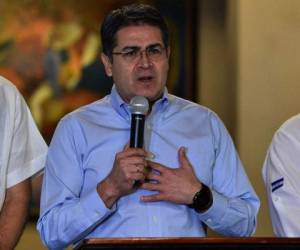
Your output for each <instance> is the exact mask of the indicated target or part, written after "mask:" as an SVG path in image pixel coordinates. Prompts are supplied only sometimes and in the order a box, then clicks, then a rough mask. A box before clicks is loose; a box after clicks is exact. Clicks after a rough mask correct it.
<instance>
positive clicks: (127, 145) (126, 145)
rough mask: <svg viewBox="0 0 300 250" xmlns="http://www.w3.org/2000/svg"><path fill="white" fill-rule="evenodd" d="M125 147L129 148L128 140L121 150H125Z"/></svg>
mask: <svg viewBox="0 0 300 250" xmlns="http://www.w3.org/2000/svg"><path fill="white" fill-rule="evenodd" d="M127 149H129V142H127V143H126V144H125V146H124V148H123V151H125V150H127Z"/></svg>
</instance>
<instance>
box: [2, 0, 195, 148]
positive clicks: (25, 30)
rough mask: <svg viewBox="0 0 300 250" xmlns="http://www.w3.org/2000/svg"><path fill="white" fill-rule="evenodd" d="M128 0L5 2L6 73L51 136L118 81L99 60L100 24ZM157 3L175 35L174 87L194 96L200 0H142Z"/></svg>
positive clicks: (177, 91) (47, 136)
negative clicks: (195, 24)
mask: <svg viewBox="0 0 300 250" xmlns="http://www.w3.org/2000/svg"><path fill="white" fill-rule="evenodd" d="M132 2H136V1H125V0H114V1H113V0H101V1H99V0H85V1H73V0H14V1H9V0H2V1H0V75H2V76H4V77H6V78H8V79H9V80H11V81H12V82H13V83H15V84H16V86H17V87H18V89H19V90H20V91H21V92H22V94H23V95H24V97H25V98H26V100H27V103H28V105H29V107H30V109H31V112H32V114H33V116H34V119H35V121H36V123H37V125H38V127H39V129H40V130H41V132H42V134H43V136H44V137H45V139H46V140H47V141H48V142H49V141H50V140H51V137H52V134H53V131H54V129H55V127H56V124H57V122H58V121H59V119H60V118H61V117H62V116H63V115H65V114H67V113H68V112H71V111H72V110H74V109H76V108H78V107H80V106H82V105H84V104H87V103H90V102H92V101H95V100H97V99H99V98H101V97H103V96H104V95H106V94H107V93H109V91H110V89H111V86H112V80H111V79H110V78H108V77H106V75H105V73H104V68H103V66H102V64H101V63H100V60H99V52H100V51H101V43H100V37H99V27H100V22H101V20H102V19H103V16H104V15H105V14H106V13H107V12H108V11H109V10H111V9H113V8H116V7H118V6H120V5H123V4H127V3H132ZM140 2H143V3H150V4H154V5H156V6H157V7H158V8H159V9H161V11H162V13H163V14H164V15H165V16H166V18H167V21H168V23H169V26H170V29H171V32H172V35H173V40H172V41H171V46H172V47H171V48H172V58H171V60H172V63H171V68H170V77H169V82H168V86H169V90H170V92H172V93H175V94H177V95H179V96H183V97H187V98H190V99H193V98H194V97H195V96H194V95H195V93H194V91H193V90H194V89H193V87H192V86H194V85H193V83H192V81H193V80H194V77H193V76H194V75H195V74H194V70H193V69H194V68H195V65H193V58H192V56H191V55H192V53H190V51H191V48H194V44H193V34H194V33H193V32H192V30H191V26H190V25H191V23H192V22H191V17H192V16H193V15H191V10H192V9H193V8H194V7H195V6H194V5H195V2H196V1H184V0H161V1H154V0H152V1H150V0H149V1H140Z"/></svg>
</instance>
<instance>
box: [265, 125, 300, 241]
mask: <svg viewBox="0 0 300 250" xmlns="http://www.w3.org/2000/svg"><path fill="white" fill-rule="evenodd" d="M290 125H292V124H290ZM299 127H300V126H299V125H298V128H295V129H296V130H295V131H294V132H292V130H293V129H294V128H292V127H291V126H289V127H287V128H281V129H279V130H278V131H277V132H276V133H275V135H274V137H273V140H272V143H271V145H270V147H269V150H268V152H267V156H266V159H265V162H264V166H263V179H264V182H265V185H266V191H267V196H268V203H269V209H270V214H271V220H272V225H273V230H274V233H275V234H276V235H277V236H280V237H299V235H300V233H299V232H300V225H299V221H298V220H297V219H295V218H299V216H300V210H299V207H300V191H299V176H300V168H299V162H300V158H299V155H300V138H299V135H298V134H299ZM289 129H290V130H289ZM297 129H298V131H297Z"/></svg>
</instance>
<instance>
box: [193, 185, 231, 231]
mask: <svg viewBox="0 0 300 250" xmlns="http://www.w3.org/2000/svg"><path fill="white" fill-rule="evenodd" d="M211 193H212V197H213V204H212V206H211V207H210V208H209V209H208V210H207V211H205V212H203V213H199V218H200V220H201V221H203V222H204V223H205V224H207V225H210V224H220V222H221V221H222V219H223V217H224V216H225V213H226V211H227V208H228V199H227V198H226V197H225V196H223V195H221V194H219V193H217V192H215V191H213V190H211Z"/></svg>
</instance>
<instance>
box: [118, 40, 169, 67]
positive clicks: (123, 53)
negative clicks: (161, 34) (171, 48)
mask: <svg viewBox="0 0 300 250" xmlns="http://www.w3.org/2000/svg"><path fill="white" fill-rule="evenodd" d="M155 48H159V49H160V50H161V51H160V52H161V53H160V54H157V56H162V55H163V53H164V51H167V48H166V47H164V46H162V45H161V44H160V43H157V44H151V45H148V46H147V47H146V48H145V49H141V48H140V47H138V46H128V47H125V48H123V50H128V51H120V52H112V55H120V56H122V58H123V59H124V61H126V62H128V63H136V62H138V60H140V59H141V58H142V57H143V53H145V55H146V57H147V58H148V59H149V60H151V61H158V60H157V59H153V58H152V57H153V55H152V56H151V54H150V55H149V53H150V52H151V49H155ZM133 52H134V53H136V55H135V57H134V58H132V59H131V60H128V59H126V55H128V56H129V54H130V53H133ZM154 56H155V55H154ZM129 57H130V56H129ZM129 57H128V58H129Z"/></svg>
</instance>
